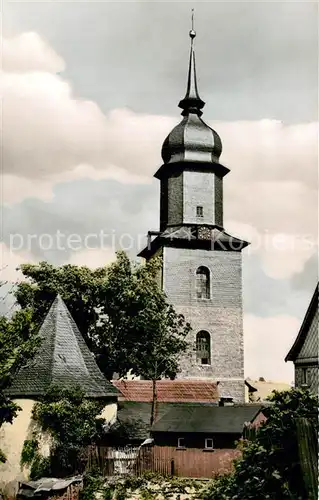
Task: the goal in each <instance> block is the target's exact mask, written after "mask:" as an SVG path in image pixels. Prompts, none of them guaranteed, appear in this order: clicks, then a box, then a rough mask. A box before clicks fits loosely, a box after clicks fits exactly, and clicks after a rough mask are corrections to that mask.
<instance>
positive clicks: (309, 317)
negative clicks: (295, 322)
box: [285, 283, 319, 361]
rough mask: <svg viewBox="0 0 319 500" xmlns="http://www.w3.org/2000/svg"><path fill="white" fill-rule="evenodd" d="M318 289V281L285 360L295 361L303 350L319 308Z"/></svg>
mask: <svg viewBox="0 0 319 500" xmlns="http://www.w3.org/2000/svg"><path fill="white" fill-rule="evenodd" d="M318 289H319V283H317V286H316V288H315V291H314V294H313V296H312V299H311V301H310V304H309V307H308V309H307V312H306V315H305V318H304V320H303V322H302V325H301V327H300V330H299V333H298V335H297V338H296V340H295V342H294V344H293V346H292V347H291V349H290V351H289V352H288V354H287V356H286V357H285V361H295V360H296V358H297V356H298V354H299V352H300V351H301V348H302V346H303V344H304V342H305V340H306V337H307V334H308V331H309V328H310V325H311V323H312V321H313V320H314V317H315V314H316V311H317V309H318V299H319V291H318Z"/></svg>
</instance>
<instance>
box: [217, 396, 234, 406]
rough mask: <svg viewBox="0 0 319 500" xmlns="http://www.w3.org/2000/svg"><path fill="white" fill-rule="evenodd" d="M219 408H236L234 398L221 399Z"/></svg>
mask: <svg viewBox="0 0 319 500" xmlns="http://www.w3.org/2000/svg"><path fill="white" fill-rule="evenodd" d="M219 406H234V401H233V398H220V400H219Z"/></svg>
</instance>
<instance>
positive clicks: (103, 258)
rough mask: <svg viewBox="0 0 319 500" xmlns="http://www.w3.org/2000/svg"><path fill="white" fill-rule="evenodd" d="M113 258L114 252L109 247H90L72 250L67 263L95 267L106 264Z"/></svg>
mask: <svg viewBox="0 0 319 500" xmlns="http://www.w3.org/2000/svg"><path fill="white" fill-rule="evenodd" d="M114 260H115V252H114V250H112V249H111V248H92V249H84V250H79V251H77V252H73V253H72V255H71V257H70V259H69V262H68V264H72V265H74V266H87V267H90V268H92V269H96V268H97V267H104V266H107V265H108V264H110V263H111V262H113V261H114Z"/></svg>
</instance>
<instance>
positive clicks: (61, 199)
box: [1, 2, 318, 382]
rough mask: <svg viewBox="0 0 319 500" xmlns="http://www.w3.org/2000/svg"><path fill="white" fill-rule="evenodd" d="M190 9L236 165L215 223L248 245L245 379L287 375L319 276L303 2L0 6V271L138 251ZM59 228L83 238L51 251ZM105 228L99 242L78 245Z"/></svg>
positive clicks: (313, 29) (230, 162) (210, 106)
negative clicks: (0, 12)
mask: <svg viewBox="0 0 319 500" xmlns="http://www.w3.org/2000/svg"><path fill="white" fill-rule="evenodd" d="M192 6H194V7H195V23H196V26H195V27H196V30H197V38H196V58H197V70H198V78H199V91H200V95H201V97H202V98H203V99H204V100H205V101H206V106H205V108H204V115H203V118H204V119H205V120H206V121H207V122H209V123H210V124H212V125H213V126H214V128H216V130H217V131H218V133H219V134H220V136H221V138H222V141H223V146H224V149H223V155H222V160H223V162H224V163H225V164H226V165H227V166H228V167H229V168H230V169H231V173H230V174H229V175H228V176H227V177H226V178H225V199H224V203H225V228H226V229H227V230H229V231H230V232H233V233H235V234H236V235H238V236H240V237H243V238H246V239H248V240H250V241H252V245H251V247H250V248H249V249H247V250H245V252H244V256H243V262H244V271H243V284H244V305H245V315H244V321H245V323H244V324H245V347H246V375H249V376H252V377H258V376H264V377H266V378H271V379H277V380H281V379H282V380H287V381H288V382H290V381H291V380H292V377H293V375H292V367H291V366H289V365H286V364H285V363H284V362H283V358H284V355H285V354H286V352H287V351H288V349H289V347H290V345H291V343H292V341H293V339H294V337H295V335H296V334H297V331H298V328H299V325H300V322H301V320H302V317H303V314H304V312H305V309H306V307H307V304H308V302H309V300H310V297H311V295H312V293H313V289H314V286H315V284H316V281H317V279H318V262H317V255H318V249H317V240H318V215H317V214H318V210H317V208H318V166H317V156H318V144H317V109H318V102H317V94H318V81H317V73H318V63H317V59H318V48H317V47H318V43H317V42H318V40H317V37H318V35H317V33H318V26H317V22H318V21H317V19H318V17H317V8H318V7H317V5H316V4H314V3H310V2H276V3H275V2H247V3H245V2H227V3H222V2H207V3H205V2H195V3H194V5H191V4H189V3H186V2H175V3H164V2H161V3H160V2H158V3H157V2H125V3H124V2H118V3H115V2H98V3H74V2H72V3H71V2H69V3H68V2H63V3H47V2H43V3H42V2H37V3H29V2H28V3H9V2H8V3H4V18H3V32H4V43H3V72H2V74H1V91H2V93H3V96H4V100H3V155H2V174H3V175H2V195H3V196H2V199H3V234H2V245H1V248H2V263H3V265H5V266H7V267H6V269H5V270H4V271H3V273H2V275H3V278H4V279H6V278H7V279H10V280H14V279H15V277H16V274H15V270H14V269H15V267H16V266H17V265H18V264H19V263H21V262H23V261H32V262H37V261H39V260H43V259H45V260H50V261H51V262H53V263H56V264H62V263H66V262H71V263H76V264H89V265H92V266H97V265H102V264H104V263H107V262H109V261H110V260H111V259H112V258H113V255H114V249H115V248H119V246H123V244H124V245H127V246H128V247H129V253H130V255H131V256H132V258H135V255H136V252H137V250H138V248H139V247H141V246H142V244H143V237H144V234H145V233H146V232H147V230H148V229H157V228H158V222H159V221H158V219H159V186H158V181H156V180H155V179H153V178H152V175H153V174H154V172H155V171H156V170H157V168H158V166H159V165H160V164H161V157H160V150H161V145H162V142H163V141H164V139H165V137H166V135H167V133H168V132H169V131H170V130H171V128H172V127H173V126H174V125H175V124H176V123H178V121H179V119H180V116H179V112H180V110H179V109H178V108H177V104H178V101H179V100H180V99H181V98H182V97H183V96H184V93H185V84H186V74H187V62H188V51H189V40H188V31H189V27H190V9H191V7H192ZM58 231H60V232H62V233H63V234H64V235H65V238H66V237H67V235H71V234H76V235H78V237H79V238H80V239H81V245H82V246H81V245H80V248H78V249H77V250H76V251H75V250H74V249H73V250H72V249H71V248H67V249H63V250H59V249H57V245H56V244H53V245H51V247H50V248H46V247H47V246H48V245H47V244H46V243H47V242H48V241H49V240H50V238H51V239H52V241H53V240H54V238H55V236H56V234H57V232H58ZM100 231H104V232H105V233H107V234H108V235H109V237H108V238H106V240H105V241H106V245H105V248H101V246H99V244H98V240H97V239H96V242H95V243H94V245H93V246H94V248H91V249H88V248H84V244H83V241H84V239H85V237H86V236H87V235H89V234H91V233H94V234H99V233H100ZM10 235H11V237H10ZM12 235H18V236H15V238H13V236H12ZM30 235H34V237H33V239H32V241H31V243H30V241H28V238H29V239H30ZM43 235H46V236H43ZM123 235H124V236H123ZM10 238H11V239H10ZM41 238H42V239H41ZM10 241H11V245H10ZM91 241H92V239H91ZM39 242H42V243H44V244H42V248H40V247H41V245H40V243H39ZM13 243H14V244H15V248H13V246H14V245H13ZM44 247H45V248H44ZM72 248H73V247H72ZM2 307H3V306H2Z"/></svg>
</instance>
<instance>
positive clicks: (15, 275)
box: [0, 243, 34, 283]
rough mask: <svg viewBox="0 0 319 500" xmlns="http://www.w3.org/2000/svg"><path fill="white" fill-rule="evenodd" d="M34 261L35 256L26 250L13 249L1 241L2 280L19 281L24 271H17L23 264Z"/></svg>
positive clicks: (0, 263)
mask: <svg viewBox="0 0 319 500" xmlns="http://www.w3.org/2000/svg"><path fill="white" fill-rule="evenodd" d="M32 262H34V257H32V255H30V254H29V253H28V252H26V251H21V252H20V251H19V252H17V251H15V252H13V251H11V250H10V249H9V248H8V247H7V246H6V245H5V244H4V243H0V282H1V283H3V282H6V281H8V282H17V281H20V280H21V279H22V277H23V276H22V273H21V272H20V271H17V268H18V267H19V266H20V265H21V264H25V263H32Z"/></svg>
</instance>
